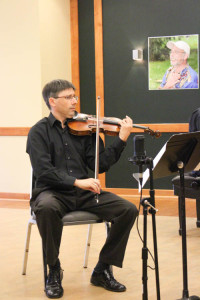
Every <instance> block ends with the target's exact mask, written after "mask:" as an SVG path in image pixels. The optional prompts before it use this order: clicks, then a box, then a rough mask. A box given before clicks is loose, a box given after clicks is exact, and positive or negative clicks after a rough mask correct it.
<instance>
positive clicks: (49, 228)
mask: <svg viewBox="0 0 200 300" xmlns="http://www.w3.org/2000/svg"><path fill="white" fill-rule="evenodd" d="M42 94H43V98H44V100H45V102H46V104H47V106H48V108H49V109H50V115H49V117H45V118H43V119H42V120H40V121H39V122H37V123H36V124H35V125H34V126H33V127H32V128H31V130H30V132H29V135H28V140H27V153H28V154H29V156H30V160H31V164H32V168H33V176H34V178H35V186H34V188H33V193H32V198H31V208H32V211H33V212H34V213H35V215H36V220H37V226H38V228H39V232H40V235H41V238H42V242H43V245H44V251H45V254H46V258H47V264H48V266H49V274H48V278H47V282H46V288H45V293H46V296H47V297H49V298H60V297H62V295H63V288H62V285H61V273H62V269H61V266H60V261H59V258H58V256H59V248H60V242H61V235H62V229H63V225H62V217H63V216H64V215H65V214H66V213H67V212H70V211H74V210H82V211H88V212H91V213H95V214H96V215H98V216H100V217H101V218H103V219H104V220H105V221H108V222H111V224H112V225H111V229H110V232H109V235H108V237H107V239H106V242H105V244H104V246H103V248H102V250H101V251H100V254H99V261H98V263H97V265H96V266H95V268H94V270H93V273H92V276H91V283H92V284H93V285H95V286H101V287H103V288H105V289H107V290H110V291H113V292H124V291H125V290H126V287H125V286H124V285H123V284H121V283H119V282H118V281H117V280H116V279H115V278H114V276H113V274H112V271H111V268H110V266H111V265H114V266H117V267H122V263H123V259H124V254H125V249H126V245H127V241H128V238H129V233H130V230H131V228H132V226H133V224H134V221H135V219H136V216H137V214H138V211H137V208H136V206H135V205H134V204H132V203H131V202H129V201H127V200H124V199H122V198H120V197H119V196H117V195H115V194H112V193H109V192H105V191H102V190H101V185H100V181H99V180H98V179H94V178H89V177H88V171H87V169H88V168H89V169H91V170H94V168H95V141H96V134H95V133H93V134H91V135H86V136H77V135H72V134H71V133H70V132H69V128H68V122H69V121H70V120H71V119H72V118H73V116H74V115H75V110H76V104H77V101H78V98H77V97H76V96H75V87H74V85H73V84H72V83H70V82H68V81H66V80H53V81H51V82H49V83H47V84H46V85H45V87H44V88H43V92H42ZM120 125H121V129H120V132H119V135H118V136H117V137H115V138H114V141H113V144H112V145H110V146H109V147H108V148H104V144H103V141H102V140H101V139H100V145H99V172H100V173H102V172H106V171H108V170H109V168H110V167H111V166H112V165H113V164H115V163H116V162H117V161H118V160H119V158H120V155H121V153H122V151H123V150H124V148H125V146H126V141H127V139H128V137H129V135H130V132H131V129H132V125H133V123H132V120H131V119H130V118H129V117H126V118H125V119H123V120H121V121H120ZM96 194H98V203H97V201H96V199H95V195H96Z"/></svg>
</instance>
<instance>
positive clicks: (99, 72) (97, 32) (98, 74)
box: [94, 0, 106, 188]
mask: <svg viewBox="0 0 200 300" xmlns="http://www.w3.org/2000/svg"><path fill="white" fill-rule="evenodd" d="M94 40H95V83H96V97H98V96H100V98H101V110H100V117H104V76H103V24H102V0H94ZM103 140H104V137H103ZM99 179H100V181H101V186H102V188H104V187H105V184H106V179H105V173H103V174H100V175H99Z"/></svg>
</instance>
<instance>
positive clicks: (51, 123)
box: [48, 113, 60, 127]
mask: <svg viewBox="0 0 200 300" xmlns="http://www.w3.org/2000/svg"><path fill="white" fill-rule="evenodd" d="M48 119H49V123H50V125H51V127H53V125H54V124H55V123H56V122H59V123H60V121H58V120H57V119H56V118H55V117H54V115H53V114H52V113H50V114H49V116H48Z"/></svg>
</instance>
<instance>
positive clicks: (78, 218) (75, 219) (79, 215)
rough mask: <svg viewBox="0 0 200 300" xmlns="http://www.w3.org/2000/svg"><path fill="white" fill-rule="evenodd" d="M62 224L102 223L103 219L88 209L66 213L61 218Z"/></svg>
mask: <svg viewBox="0 0 200 300" xmlns="http://www.w3.org/2000/svg"><path fill="white" fill-rule="evenodd" d="M62 221H63V225H64V226H65V225H75V224H93V223H102V222H103V220H102V219H101V218H99V217H98V216H97V215H95V214H93V213H90V212H88V211H72V212H69V213H67V214H66V215H65V216H64V217H63V218H62Z"/></svg>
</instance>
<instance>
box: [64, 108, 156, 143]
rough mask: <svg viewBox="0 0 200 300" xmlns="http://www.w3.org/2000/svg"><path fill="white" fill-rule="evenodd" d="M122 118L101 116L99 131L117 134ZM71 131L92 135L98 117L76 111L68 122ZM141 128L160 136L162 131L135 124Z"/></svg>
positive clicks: (152, 134)
mask: <svg viewBox="0 0 200 300" xmlns="http://www.w3.org/2000/svg"><path fill="white" fill-rule="evenodd" d="M119 121H120V119H119V118H114V117H110V118H108V117H104V118H99V132H101V133H104V134H106V135H110V136H116V135H118V134H119V131H120V126H121V125H120V123H119ZM68 126H69V131H70V133H72V134H74V135H91V134H92V133H94V132H96V129H97V118H96V116H93V115H87V114H83V113H76V115H75V116H74V117H73V118H72V119H71V120H70V121H69V122H68ZM134 127H135V128H140V129H142V130H144V132H146V133H148V134H150V135H151V136H155V137H156V138H159V137H160V136H161V133H160V131H158V130H156V131H153V130H152V129H150V128H149V127H146V126H140V125H136V124H133V128H134Z"/></svg>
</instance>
